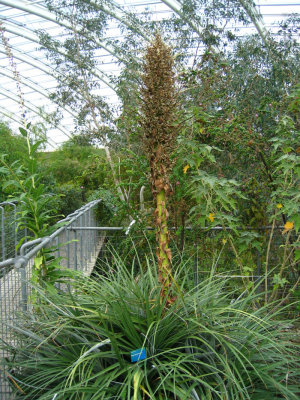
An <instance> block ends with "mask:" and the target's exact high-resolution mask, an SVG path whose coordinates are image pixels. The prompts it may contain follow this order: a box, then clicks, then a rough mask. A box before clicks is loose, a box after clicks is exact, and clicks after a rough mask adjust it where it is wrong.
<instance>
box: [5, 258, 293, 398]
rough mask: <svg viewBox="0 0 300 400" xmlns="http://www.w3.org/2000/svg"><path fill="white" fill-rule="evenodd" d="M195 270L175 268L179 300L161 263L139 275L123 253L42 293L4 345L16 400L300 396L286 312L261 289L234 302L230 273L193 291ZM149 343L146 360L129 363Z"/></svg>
mask: <svg viewBox="0 0 300 400" xmlns="http://www.w3.org/2000/svg"><path fill="white" fill-rule="evenodd" d="M187 267H188V266H187V265H181V267H180V268H178V270H177V271H175V272H174V275H173V279H172V282H173V283H172V285H171V288H170V290H171V292H172V293H171V294H172V299H173V300H172V302H171V304H170V303H167V302H166V300H165V299H169V298H170V296H166V298H165V299H162V297H161V288H160V286H159V285H158V284H157V282H158V279H157V275H156V272H155V270H156V268H155V267H154V266H152V265H151V266H150V265H149V263H148V268H147V269H146V270H142V269H141V270H140V271H139V274H138V275H136V274H134V273H133V272H132V273H131V272H128V270H127V269H126V268H124V267H123V266H122V262H121V260H118V259H117V260H116V262H115V265H114V268H111V269H110V273H109V274H106V276H103V275H102V276H100V275H99V276H98V277H97V279H94V280H92V279H89V278H85V277H82V276H80V275H78V276H76V279H74V282H73V286H74V289H75V291H74V292H73V291H72V294H71V293H59V292H56V293H54V292H53V293H51V294H49V293H47V294H45V293H44V292H42V291H39V295H40V304H39V305H38V308H37V309H36V310H34V311H32V312H30V313H27V314H23V315H21V316H20V317H19V319H18V322H17V324H14V327H13V328H12V330H13V332H14V335H15V337H16V339H17V340H16V341H15V342H14V343H16V344H15V345H9V344H4V345H3V347H4V348H5V350H6V351H8V352H9V354H10V356H9V357H7V360H6V364H7V368H8V371H9V381H10V382H11V384H12V387H13V389H14V392H15V394H16V399H30V400H34V399H40V400H46V399H55V400H62V399H64V400H75V399H76V400H79V399H80V400H88V399H105V400H107V399H137V400H138V399H139V400H144V399H145V400H146V399H155V400H156V399H157V400H160V399H169V400H173V399H180V400H183V399H189V400H195V399H196V400H198V399H200V400H204V399H205V400H206V399H223V400H235V399H251V400H266V399H272V400H273V399H276V398H278V399H280V398H282V399H289V400H292V399H295V400H296V399H297V398H298V395H299V392H298V393H297V378H299V376H297V374H298V373H299V370H300V369H299V358H298V356H297V353H296V350H297V348H296V346H297V344H296V343H295V342H292V341H290V340H289V339H290V335H291V332H290V330H285V329H284V326H287V324H288V322H287V321H284V323H281V322H280V314H281V313H282V312H284V310H282V309H281V310H280V311H277V312H276V314H273V315H271V314H270V310H271V309H272V307H271V306H270V305H268V306H265V307H262V308H259V309H258V308H256V307H255V304H257V300H258V295H257V294H255V291H254V290H253V292H251V293H249V294H248V295H247V296H246V297H242V298H241V299H240V300H238V301H234V298H235V297H237V296H235V292H234V291H232V292H229V291H228V289H226V291H225V290H224V287H226V281H225V280H224V279H222V280H221V279H216V278H213V277H211V278H209V279H207V280H206V281H203V282H201V283H200V284H199V285H198V286H197V287H195V288H194V287H193V283H192V282H190V280H189V278H187V277H188V274H185V271H186V270H187ZM135 268H136V266H135ZM141 348H145V351H146V358H145V359H144V360H141V361H138V362H131V358H130V354H131V352H132V351H133V350H137V349H141ZM298 382H299V379H298Z"/></svg>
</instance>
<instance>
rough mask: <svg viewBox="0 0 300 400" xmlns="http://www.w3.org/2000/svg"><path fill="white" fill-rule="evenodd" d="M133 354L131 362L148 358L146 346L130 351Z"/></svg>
mask: <svg viewBox="0 0 300 400" xmlns="http://www.w3.org/2000/svg"><path fill="white" fill-rule="evenodd" d="M130 355H131V362H137V361H141V360H145V358H146V350H145V347H142V348H141V349H137V350H133V351H131V352H130Z"/></svg>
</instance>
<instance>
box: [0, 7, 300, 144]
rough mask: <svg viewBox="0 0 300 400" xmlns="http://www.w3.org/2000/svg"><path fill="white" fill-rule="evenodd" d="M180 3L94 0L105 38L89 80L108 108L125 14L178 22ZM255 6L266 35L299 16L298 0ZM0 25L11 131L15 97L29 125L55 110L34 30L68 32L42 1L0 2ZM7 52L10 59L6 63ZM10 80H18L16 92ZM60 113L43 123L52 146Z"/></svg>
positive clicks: (51, 75)
mask: <svg viewBox="0 0 300 400" xmlns="http://www.w3.org/2000/svg"><path fill="white" fill-rule="evenodd" d="M182 2H183V0H180V1H179V0H149V1H146V0H115V1H111V2H110V3H111V4H113V5H114V7H113V9H111V8H109V6H108V2H99V1H98V0H94V3H96V4H98V6H99V10H100V9H102V10H104V11H105V12H106V13H107V14H109V18H110V19H109V25H108V27H107V30H106V32H105V37H104V38H103V40H102V39H101V41H99V40H98V39H97V40H98V42H97V45H98V48H97V51H96V52H95V54H94V60H95V63H96V64H97V68H96V69H95V75H94V80H95V82H97V83H99V85H100V88H99V89H97V93H98V94H100V95H101V96H104V97H105V98H106V101H107V102H108V103H109V104H118V97H117V95H116V93H115V91H114V85H115V83H114V78H116V77H117V76H118V75H119V74H120V71H121V67H122V62H121V61H122V57H120V56H119V55H117V54H115V53H116V50H115V47H114V46H115V43H114V41H115V40H119V43H122V41H123V32H122V26H123V27H127V28H128V27H130V26H132V20H131V18H130V16H129V15H128V14H127V13H132V14H133V15H134V16H135V17H136V18H138V19H139V18H148V20H150V21H162V20H170V19H171V18H172V17H175V16H176V17H177V18H182V17H184V15H183V14H182V11H181V6H182V4H181V3H182ZM255 3H256V9H257V10H258V11H259V12H260V13H261V15H262V24H263V25H262V26H263V27H265V29H267V30H268V31H269V32H276V28H277V27H278V24H279V21H281V20H283V19H285V18H287V17H288V16H289V15H290V14H291V13H298V14H299V13H300V1H299V0H286V1H284V0H281V1H280V0H256V1H255ZM0 21H1V23H2V33H3V36H4V38H5V40H7V43H8V48H7V46H5V45H4V44H3V41H0V114H2V116H3V119H4V120H6V121H8V120H11V121H12V123H11V126H12V127H13V129H17V126H18V124H20V123H21V122H22V112H23V111H22V109H21V108H22V107H21V106H20V96H23V99H24V103H25V109H26V118H27V120H30V121H32V122H33V123H34V122H37V121H42V120H43V117H42V115H43V113H53V112H55V110H56V105H55V104H53V102H52V101H51V100H50V99H49V95H50V93H52V92H55V90H56V88H57V79H56V73H55V72H56V66H55V65H54V63H53V62H51V60H50V59H49V57H48V55H47V53H46V51H44V50H42V49H41V45H40V44H39V36H38V31H41V30H42V31H44V32H46V33H47V34H48V35H50V36H51V37H52V38H54V39H56V40H58V41H59V42H62V41H63V40H65V39H66V38H67V37H68V33H67V29H66V27H70V26H71V23H70V21H69V20H66V19H62V20H60V21H59V22H57V18H56V16H55V15H54V13H53V12H50V11H49V10H48V9H47V6H46V1H45V0H31V1H30V0H0ZM187 23H188V24H189V25H190V29H191V32H193V31H194V35H195V37H197V34H198V33H197V32H199V29H201V28H200V27H199V25H197V22H195V21H187ZM140 30H141V41H142V40H144V38H147V37H148V36H149V33H147V32H146V31H145V29H144V28H143V27H140ZM255 32H256V27H255V26H254V24H253V23H252V24H250V25H249V26H244V25H243V24H242V23H237V24H236V26H235V33H236V34H237V35H239V36H242V35H244V34H245V33H247V34H248V33H255ZM186 51H187V53H189V54H191V55H193V54H194V53H195V51H196V46H191V48H189V49H187V50H186ZM8 52H10V54H11V56H10V59H9V57H8V55H7V53H8ZM118 58H119V59H118ZM66 75H67V72H66ZM65 78H66V79H67V78H68V77H67V76H66V77H65ZM16 80H17V81H19V88H20V89H21V93H20V89H18V84H17V83H16ZM61 113H62V115H63V118H62V120H61V121H60V124H59V125H58V126H57V127H55V126H54V125H55V124H52V126H51V124H50V125H49V123H47V124H48V125H47V130H48V136H49V138H50V142H51V143H52V145H53V146H56V145H59V144H60V143H62V142H63V141H65V140H66V139H67V137H68V136H70V135H72V132H73V131H74V118H73V116H74V113H75V110H73V111H72V110H70V109H69V108H68V107H65V108H64V109H61ZM2 116H1V115H0V118H2ZM16 121H17V122H16Z"/></svg>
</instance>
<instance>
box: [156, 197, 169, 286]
mask: <svg viewBox="0 0 300 400" xmlns="http://www.w3.org/2000/svg"><path fill="white" fill-rule="evenodd" d="M156 204H157V208H156V212H155V214H156V228H157V233H156V235H157V243H158V247H157V253H156V255H157V259H158V277H159V282H160V283H161V285H162V290H163V291H165V290H166V289H167V288H168V287H169V284H170V273H171V261H172V255H171V249H170V248H169V245H168V242H169V233H168V227H167V222H168V211H167V209H166V192H165V190H161V191H160V192H159V193H158V194H157V196H156Z"/></svg>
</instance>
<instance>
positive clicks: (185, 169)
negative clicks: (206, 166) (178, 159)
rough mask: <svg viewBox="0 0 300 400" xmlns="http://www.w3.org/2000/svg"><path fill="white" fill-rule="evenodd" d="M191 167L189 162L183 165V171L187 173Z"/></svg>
mask: <svg viewBox="0 0 300 400" xmlns="http://www.w3.org/2000/svg"><path fill="white" fill-rule="evenodd" d="M189 168H190V166H189V164H187V165H186V166H185V167H183V173H184V174H186V171H187V170H188V169H189Z"/></svg>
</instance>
